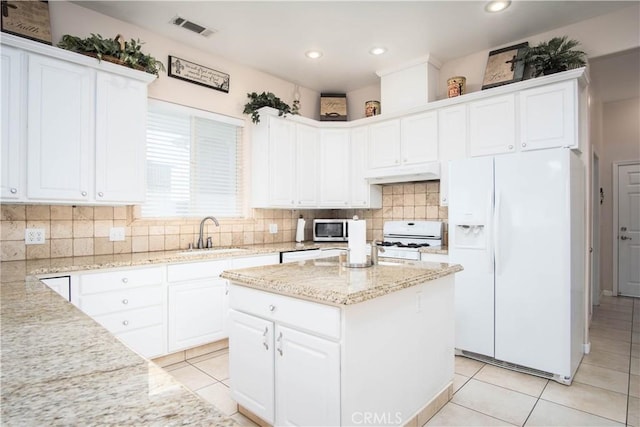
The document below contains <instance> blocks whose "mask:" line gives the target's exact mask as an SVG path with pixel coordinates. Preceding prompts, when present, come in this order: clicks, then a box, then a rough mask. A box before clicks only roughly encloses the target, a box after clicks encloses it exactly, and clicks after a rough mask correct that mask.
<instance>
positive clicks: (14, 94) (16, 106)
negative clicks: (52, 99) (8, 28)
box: [0, 46, 26, 201]
mask: <svg viewBox="0 0 640 427" xmlns="http://www.w3.org/2000/svg"><path fill="white" fill-rule="evenodd" d="M0 56H1V61H2V63H1V65H2V70H1V72H0V77H1V78H2V88H1V91H2V97H0V98H1V99H2V107H1V108H2V126H1V128H2V152H1V153H0V162H2V163H1V164H0V173H1V174H2V175H0V197H2V199H3V200H13V201H19V200H22V199H24V197H25V193H26V191H25V190H26V189H25V187H24V176H23V173H24V167H21V165H22V164H24V155H25V149H24V141H25V138H26V122H25V114H26V103H25V102H24V101H25V100H24V96H25V95H24V93H25V90H26V86H25V82H26V80H25V64H24V58H25V56H24V54H23V53H22V51H20V50H18V49H13V48H10V47H4V46H3V47H2V50H0Z"/></svg>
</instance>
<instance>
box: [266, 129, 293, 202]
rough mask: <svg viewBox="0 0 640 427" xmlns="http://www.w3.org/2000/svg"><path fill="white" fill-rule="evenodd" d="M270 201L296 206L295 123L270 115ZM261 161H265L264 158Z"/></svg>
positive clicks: (268, 159)
mask: <svg viewBox="0 0 640 427" xmlns="http://www.w3.org/2000/svg"><path fill="white" fill-rule="evenodd" d="M268 121H269V157H268V158H267V161H268V162H269V191H270V196H269V201H270V204H271V206H279V207H286V208H291V207H295V199H296V194H295V188H296V187H295V178H296V167H295V161H296V132H295V123H293V122H290V121H287V120H279V119H277V118H275V117H269V118H268ZM261 161H265V159H262V160H261Z"/></svg>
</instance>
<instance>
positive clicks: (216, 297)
mask: <svg viewBox="0 0 640 427" xmlns="http://www.w3.org/2000/svg"><path fill="white" fill-rule="evenodd" d="M225 290H226V280H224V279H205V280H200V281H197V282H193V283H182V284H173V285H169V352H174V351H178V350H183V349H186V348H190V347H195V346H198V345H201V344H206V343H210V342H213V341H217V340H220V339H222V338H225V337H226V336H227V333H226V317H227V303H226V301H227V299H226V296H225Z"/></svg>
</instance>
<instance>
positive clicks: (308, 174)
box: [295, 124, 320, 207]
mask: <svg viewBox="0 0 640 427" xmlns="http://www.w3.org/2000/svg"><path fill="white" fill-rule="evenodd" d="M319 156H320V131H319V130H318V129H316V128H313V127H311V126H307V125H303V124H296V162H295V167H296V176H297V179H296V182H295V183H296V199H297V202H296V203H297V206H300V207H314V206H316V205H317V204H318V186H319V185H318V184H319V183H318V174H319V172H320V158H319Z"/></svg>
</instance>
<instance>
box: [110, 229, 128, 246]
mask: <svg viewBox="0 0 640 427" xmlns="http://www.w3.org/2000/svg"><path fill="white" fill-rule="evenodd" d="M123 240H124V227H111V229H110V230H109V241H111V242H121V241H123Z"/></svg>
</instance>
